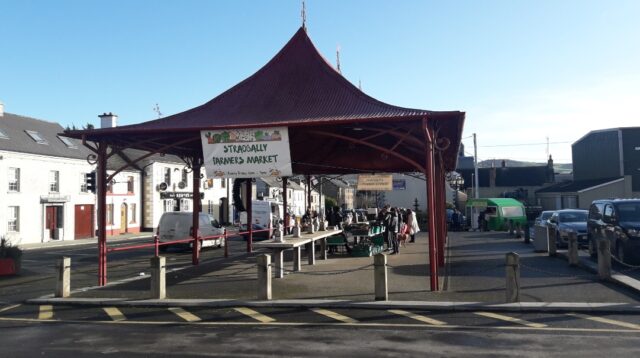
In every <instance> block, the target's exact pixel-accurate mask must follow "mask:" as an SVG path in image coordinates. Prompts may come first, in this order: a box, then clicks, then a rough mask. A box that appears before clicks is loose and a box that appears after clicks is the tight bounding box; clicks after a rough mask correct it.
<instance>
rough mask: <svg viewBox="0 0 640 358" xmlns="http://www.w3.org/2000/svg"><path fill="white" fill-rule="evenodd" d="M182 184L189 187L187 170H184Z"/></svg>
mask: <svg viewBox="0 0 640 358" xmlns="http://www.w3.org/2000/svg"><path fill="white" fill-rule="evenodd" d="M182 182H183V183H184V186H185V187H186V186H187V183H188V182H189V181H188V177H187V171H186V169H182Z"/></svg>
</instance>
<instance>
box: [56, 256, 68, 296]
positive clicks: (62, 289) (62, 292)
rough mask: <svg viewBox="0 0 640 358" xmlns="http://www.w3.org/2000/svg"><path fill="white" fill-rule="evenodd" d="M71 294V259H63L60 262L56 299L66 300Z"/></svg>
mask: <svg viewBox="0 0 640 358" xmlns="http://www.w3.org/2000/svg"><path fill="white" fill-rule="evenodd" d="M70 294H71V258H70V257H62V258H61V259H59V260H58V281H57V282H56V295H55V296H56V297H62V298H66V297H69V295H70Z"/></svg>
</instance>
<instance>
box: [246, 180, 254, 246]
mask: <svg viewBox="0 0 640 358" xmlns="http://www.w3.org/2000/svg"><path fill="white" fill-rule="evenodd" d="M245 183H246V185H247V229H248V230H249V240H247V252H253V215H252V213H253V209H252V203H251V197H252V196H253V183H252V180H251V179H248V180H247V181H246V182H245Z"/></svg>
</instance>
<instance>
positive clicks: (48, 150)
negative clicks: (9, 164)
mask: <svg viewBox="0 0 640 358" xmlns="http://www.w3.org/2000/svg"><path fill="white" fill-rule="evenodd" d="M0 130H2V132H4V133H5V134H6V135H7V137H9V139H4V138H0V150H6V151H10V152H20V153H29V154H38V155H47V156H52V157H62V158H74V159H86V158H87V156H88V155H89V154H91V152H90V151H89V150H88V149H87V148H85V147H84V146H83V145H82V143H81V142H80V141H79V140H77V139H72V138H68V139H69V141H71V142H72V143H74V144H75V145H76V148H69V147H67V145H66V144H64V143H63V142H62V140H60V138H58V134H59V133H61V132H62V131H63V130H64V128H62V126H61V125H60V124H58V123H54V122H47V121H43V120H40V119H35V118H31V117H24V116H20V115H17V114H12V113H7V112H5V113H4V115H3V116H0ZM25 131H35V132H38V133H39V134H40V136H41V137H42V138H44V139H45V140H46V141H47V143H48V144H38V143H36V142H35V140H33V139H32V138H31V137H30V136H29V135H28V134H27V132H25Z"/></svg>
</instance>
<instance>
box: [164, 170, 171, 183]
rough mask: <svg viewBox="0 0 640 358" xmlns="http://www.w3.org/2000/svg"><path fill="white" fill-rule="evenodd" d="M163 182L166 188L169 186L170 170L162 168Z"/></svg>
mask: <svg viewBox="0 0 640 358" xmlns="http://www.w3.org/2000/svg"><path fill="white" fill-rule="evenodd" d="M164 182H165V183H167V187H168V186H169V185H171V168H164Z"/></svg>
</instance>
